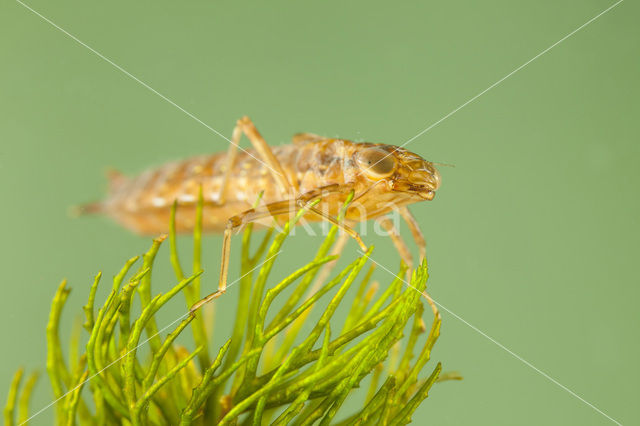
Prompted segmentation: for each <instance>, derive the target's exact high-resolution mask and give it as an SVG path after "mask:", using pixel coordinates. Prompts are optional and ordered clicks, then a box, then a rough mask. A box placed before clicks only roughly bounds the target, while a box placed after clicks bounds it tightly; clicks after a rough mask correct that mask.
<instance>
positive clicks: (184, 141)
mask: <svg viewBox="0 0 640 426" xmlns="http://www.w3.org/2000/svg"><path fill="white" fill-rule="evenodd" d="M612 4H613V2H610V1H603V0H598V1H591V0H589V1H565V0H563V1H547V0H545V1H536V2H513V1H483V2H473V1H454V2H441V1H439V2H435V1H432V2H372V1H353V2H336V1H331V2H315V3H311V2H282V1H278V2H268V3H267V2H231V1H225V2H219V1H197V2H167V1H161V2H125V1H109V2H95V1H63V2H62V1H61V2H45V1H43V0H32V1H30V2H29V5H30V6H31V7H33V8H34V9H35V10H37V11H38V12H39V13H41V14H42V15H44V16H45V17H47V18H48V19H50V20H52V21H53V22H55V23H56V24H57V25H59V26H61V27H62V28H64V29H65V30H67V31H69V32H70V33H71V34H73V35H75V36H76V37H78V39H80V40H82V41H83V42H85V43H87V44H88V45H90V46H91V47H93V48H94V49H96V50H97V51H99V52H100V53H102V54H103V55H105V56H106V57H108V58H109V59H111V60H112V61H113V62H115V63H116V64H118V65H119V66H121V67H123V68H124V69H126V70H127V71H129V72H130V73H132V74H134V75H135V76H136V77H138V78H139V79H140V80H142V81H144V82H145V83H147V84H148V85H150V86H151V87H153V88H154V89H156V90H158V91H159V92H161V93H162V94H164V95H165V96H167V97H169V98H171V99H172V100H173V101H175V102H176V103H177V104H178V105H180V106H181V107H183V108H185V109H186V110H188V111H190V112H191V113H193V114H194V115H195V116H197V117H198V118H200V119H201V120H203V121H204V122H206V123H208V124H209V125H210V126H212V127H213V128H215V129H217V130H219V131H220V132H222V133H223V134H225V135H227V136H230V133H231V129H232V127H233V124H234V122H235V120H236V119H237V118H239V117H240V116H242V115H244V114H247V115H249V116H251V117H252V118H253V120H254V121H255V123H256V125H257V126H258V128H259V129H260V130H261V131H262V133H263V134H264V135H265V137H266V139H267V140H268V141H269V142H270V143H271V144H273V145H277V144H282V143H288V141H289V138H290V136H291V135H292V134H293V133H295V132H299V131H310V132H315V133H319V134H324V135H329V136H341V137H344V138H351V139H358V140H367V141H376V142H385V143H389V144H396V145H399V144H401V143H403V142H405V141H406V140H407V139H409V138H411V137H413V136H414V135H415V134H416V133H418V132H419V131H420V130H422V129H424V128H426V127H428V126H429V125H431V124H432V123H434V122H436V121H437V120H439V119H440V118H442V117H443V116H445V115H446V114H448V113H449V112H450V111H452V110H454V109H455V108H457V107H458V106H459V105H461V104H463V103H464V102H466V101H467V100H469V99H470V98H472V97H473V96H475V95H476V94H478V93H479V92H481V91H482V90H484V89H486V88H487V87H489V86H490V85H491V84H493V83H494V82H496V81H498V80H499V79H501V78H502V77H504V76H505V75H507V74H508V73H510V72H511V71H513V70H514V69H516V68H517V67H518V66H520V65H521V64H523V63H525V62H526V61H528V60H529V59H531V58H532V57H534V56H535V55H537V54H538V53H540V52H541V51H542V50H544V49H546V48H547V47H549V46H550V45H552V44H553V43H555V42H557V41H558V40H560V39H561V38H562V37H564V36H565V35H567V34H568V33H570V32H571V31H573V30H574V29H576V28H577V27H579V26H580V25H582V24H584V23H585V22H586V21H588V20H589V19H591V18H592V17H594V16H595V15H597V14H598V13H600V12H601V11H603V10H604V9H606V8H607V7H609V6H610V5H612ZM638 16H639V14H638V6H637V4H635V3H634V2H631V1H625V2H623V3H621V4H620V5H619V6H617V7H616V8H614V9H613V10H612V11H610V12H609V13H607V14H605V15H603V16H602V17H600V18H599V19H597V20H596V21H595V22H593V23H592V24H590V25H589V26H587V27H586V28H584V29H583V30H581V31H580V32H578V33H577V34H575V35H574V36H573V37H571V38H569V39H567V40H566V41H564V42H562V43H561V44H559V45H558V46H556V47H555V48H554V49H552V50H551V51H549V52H548V53H546V54H544V55H543V56H541V57H540V58H539V59H537V60H535V61H534V62H532V63H531V64H529V65H528V66H526V67H525V68H523V69H522V70H520V71H519V72H517V73H516V74H514V75H513V76H511V77H509V78H508V79H506V80H505V81H504V82H502V83H501V84H499V85H497V86H496V87H495V88H493V89H492V90H490V91H489V92H487V93H486V94H484V95H483V96H481V97H480V98H478V99H477V100H475V101H474V102H472V103H470V104H469V105H468V106H466V107H465V108H463V109H461V110H460V111H459V112H457V113H456V114H454V115H452V116H451V117H449V118H448V119H446V120H445V121H443V122H441V123H440V124H439V125H437V126H436V127H434V128H433V129H431V130H430V131H429V132H427V133H426V134H424V135H423V136H421V137H420V138H418V139H416V140H415V141H413V142H412V143H411V144H409V145H408V147H407V148H409V149H411V150H413V151H415V152H417V153H419V154H421V155H422V156H424V157H426V158H428V159H431V160H434V161H440V162H447V163H453V164H455V166H456V167H455V168H442V169H441V171H442V175H443V184H442V187H441V190H440V191H439V193H438V195H437V197H436V199H435V200H434V201H433V202H425V203H421V204H418V205H415V206H413V208H412V210H413V212H414V213H415V214H416V216H417V217H418V220H419V222H420V224H421V226H422V229H423V230H424V232H425V233H426V235H427V238H428V244H429V247H428V250H429V255H428V256H429V262H430V268H431V269H430V270H431V278H430V289H431V293H432V294H433V296H434V298H435V299H436V300H437V301H438V302H440V303H441V304H442V305H443V306H445V307H446V308H447V309H448V310H449V311H450V312H451V313H449V312H444V313H443V315H444V323H443V327H442V337H441V339H440V340H439V342H438V343H437V344H436V347H435V350H434V353H433V358H432V359H433V360H434V361H438V360H439V361H442V362H443V364H444V369H445V371H446V370H457V371H460V372H461V373H462V374H463V375H464V377H465V380H464V381H462V382H453V383H443V384H440V385H437V386H436V387H434V388H433V390H432V392H431V395H430V396H429V399H428V400H427V401H426V402H425V403H424V405H423V406H422V407H421V408H420V409H419V411H418V412H417V413H416V415H415V416H414V422H415V424H437V425H462V424H478V425H514V424H518V425H539V424H554V425H555V424H557V425H567V424H575V425H587V424H589V425H601V424H602V425H604V424H612V423H611V421H610V420H608V419H607V418H606V417H604V416H603V415H601V414H599V413H598V412H596V411H594V410H593V409H592V408H590V407H589V406H588V405H586V404H585V403H583V402H581V401H580V400H579V399H577V398H576V397H574V396H572V395H571V394H570V393H568V392H567V391H565V390H563V389H561V388H560V387H559V386H557V385H556V384H554V383H552V382H551V381H549V380H548V379H547V378H545V377H543V376H542V375H541V374H539V373H538V372H536V371H534V370H533V369H532V368H530V367H528V366H527V365H525V364H524V363H523V362H522V361H520V360H518V359H516V358H514V356H512V355H510V354H509V353H508V352H507V351H506V348H508V350H510V351H513V353H515V354H517V355H518V356H521V357H522V358H523V359H525V360H526V361H527V362H530V363H531V364H532V365H534V366H535V367H536V368H539V369H540V370H541V371H543V372H545V373H546V374H548V375H549V376H550V377H552V378H553V379H555V380H557V381H558V382H559V383H562V384H563V385H565V386H566V387H568V388H569V389H571V390H572V391H573V392H575V393H576V394H578V395H580V397H582V398H584V399H585V400H586V401H588V402H590V403H592V404H594V405H595V406H597V407H598V408H599V409H601V410H602V411H604V412H605V413H607V414H608V415H609V416H611V417H613V418H614V419H616V420H617V421H619V422H621V423H624V424H638V423H640V409H639V408H638V407H639V405H638V402H637V399H638V386H637V383H638V381H639V380H640V366H639V363H638V360H639V359H640V339H638V328H639V325H640V315H639V314H638V300H639V297H640V286H639V285H638V284H639V279H638V272H637V271H638V269H637V267H636V265H637V264H638V258H639V254H640V250H639V249H638V237H639V236H640V232H639V231H640V220H639V219H640V201H639V199H638V186H639V185H640V173H639V171H638V170H639V169H638V163H639V160H640V144H639V141H638V130H639V129H638V128H639V126H638V117H639V113H640V108H639V107H638V98H639V95H640V90H639V87H640V86H639V84H638V76H639V75H640V74H639V72H640V61H639V58H640V55H639V54H640V44H639V40H640V37H639V36H640V31H639V30H638V25H637V22H638ZM0 28H1V30H0V65H1V66H0V197H1V200H2V201H1V203H2V209H1V213H0V214H1V216H0V223H1V224H2V231H1V232H2V234H1V236H2V243H1V244H0V262H1V263H0V270H1V271H2V283H1V284H0V285H1V289H2V293H1V294H2V296H1V297H0V327H1V331H0V336H1V337H2V340H1V341H2V351H1V352H2V353H1V355H0V356H1V358H0V360H1V364H0V365H2V368H1V370H0V397H1V398H2V400H3V401H4V399H5V397H6V389H7V388H8V386H9V382H10V378H11V375H12V374H13V371H14V370H15V368H17V367H18V366H19V365H24V366H26V367H27V368H28V369H29V370H33V369H36V368H37V369H40V370H44V361H45V350H44V348H45V339H44V332H45V324H46V320H47V315H48V308H49V303H50V299H51V297H52V295H53V293H54V290H55V288H56V286H57V284H58V282H59V280H60V279H61V278H63V277H67V278H68V279H69V280H70V285H71V286H72V287H73V288H74V291H73V293H72V295H71V297H70V300H69V302H68V307H69V308H71V307H73V308H79V306H80V305H81V304H82V303H84V300H85V298H86V296H87V293H88V287H89V283H90V281H91V277H92V276H93V274H94V273H95V272H97V271H98V270H103V271H104V272H105V274H106V275H107V276H111V275H113V274H114V273H115V272H116V271H117V269H119V267H120V266H121V265H122V263H123V261H124V260H125V259H126V258H128V257H130V256H132V255H134V254H139V253H141V252H142V251H144V250H145V249H146V248H147V247H148V245H149V242H150V241H149V239H148V238H143V237H138V236H135V235H132V234H130V233H128V232H127V231H125V230H123V229H121V228H119V227H118V226H117V225H115V224H113V223H111V222H110V221H108V220H107V219H103V218H87V219H72V218H70V217H69V216H68V214H67V208H68V207H69V206H71V205H74V204H78V203H81V202H85V201H89V200H93V199H96V198H100V197H101V196H102V194H103V193H104V189H105V178H104V176H103V170H104V169H105V168H106V167H107V166H113V167H116V168H118V169H120V170H122V171H124V172H126V173H137V172H140V171H141V170H143V169H145V168H146V167H149V166H153V165H158V164H161V163H163V162H166V161H170V160H174V159H177V158H183V157H187V156H189V155H193V154H198V153H208V152H217V151H222V150H225V149H226V148H227V142H226V141H225V140H224V139H222V138H220V137H218V136H216V135H215V134H213V133H212V132H211V131H209V130H208V129H207V128H205V127H204V126H202V125H201V124H199V123H198V122H196V121H195V120H193V119H192V118H190V117H188V116H187V115H185V114H184V113H183V112H181V111H180V110H178V109H176V108H175V107H174V106H172V105H170V104H169V103H167V102H166V101H164V100H163V99H161V98H160V97H158V96H157V95H156V94H154V93H152V92H151V91H149V90H148V89H146V88H144V87H143V86H141V85H140V84H139V83H137V82H135V81H133V80H132V79H131V78H129V77H127V76H126V75H124V74H123V73H122V72H120V71H118V70H117V69H116V68H114V67H113V66H112V65H110V64H109V63H107V62H105V61H104V60H103V59H100V58H99V57H97V56H96V55H95V54H93V53H92V52H90V51H89V50H87V49H86V48H85V47H83V46H81V45H80V44H78V43H77V42H76V41H74V40H72V39H71V38H69V37H68V36H67V35H65V34H63V33H62V32H60V31H59V30H57V29H55V28H54V27H52V26H51V25H50V24H48V23H46V22H45V21H44V20H43V19H42V18H40V17H38V16H37V15H35V14H34V13H32V12H31V11H29V10H28V9H26V8H25V7H23V6H21V5H20V4H19V3H17V2H14V1H12V0H2V3H1V5H0ZM243 143H244V144H246V141H245V142H243ZM405 231H406V230H405ZM311 238H312V237H309V236H306V235H302V233H300V235H298V236H296V238H294V239H292V240H291V241H288V242H287V244H288V248H289V250H290V251H289V253H288V254H287V256H288V259H290V260H291V262H293V263H296V264H301V263H300V262H303V259H308V251H307V250H305V247H308V246H309V245H311V244H312V243H313V242H314V241H313V240H311ZM365 240H366V241H367V242H368V243H370V244H374V245H376V247H377V249H376V251H375V253H374V258H375V259H377V260H378V261H380V262H382V263H384V264H385V265H387V266H388V267H390V268H391V269H392V270H394V271H395V270H396V266H397V262H398V260H397V255H396V254H395V253H394V250H393V248H392V247H391V246H390V244H389V242H388V240H386V239H383V238H382V237H377V236H375V235H372V234H371V235H367V236H366V238H365ZM234 241H235V244H236V247H237V246H238V240H237V239H236V240H234ZM220 242H221V239H220V237H219V236H211V237H209V238H207V241H206V251H205V255H206V256H207V259H208V262H209V264H210V265H211V266H210V269H209V270H210V273H209V274H207V275H208V278H205V280H204V285H206V286H209V287H210V288H214V287H215V286H216V282H215V281H216V279H215V277H216V273H217V272H216V269H217V260H216V258H217V256H218V255H219V244H220ZM183 245H184V246H185V247H187V248H188V246H189V241H183ZM348 247H349V248H348V250H347V252H349V251H350V250H353V251H355V249H356V247H355V245H350V246H348ZM285 248H286V247H285ZM305 251H307V253H305ZM160 256H161V259H162V260H164V262H161V263H163V264H166V263H168V262H167V261H166V259H167V252H166V249H165V250H163V251H162V252H161V255H160ZM296 256H299V257H296ZM163 268H164V270H163V272H162V275H159V276H158V277H159V279H158V280H157V282H158V287H156V290H158V289H162V288H163V286H164V288H166V287H168V286H169V285H171V284H172V278H171V275H170V272H169V269H168V268H167V267H165V266H163ZM235 271H236V269H235V268H234V276H235V274H236V272H235ZM377 274H378V275H377V277H378V279H379V280H380V281H381V282H382V283H387V282H389V281H390V277H389V276H387V275H385V272H384V271H382V270H380V271H378V272H377ZM154 277H155V275H154ZM163 277H164V279H163ZM154 279H155V278H154ZM229 294H230V295H228V296H227V297H230V298H231V299H230V300H235V295H234V292H233V289H230V291H229ZM171 309H173V311H172V312H169V313H167V316H166V321H167V323H168V322H169V321H171V320H172V319H173V317H172V315H174V317H175V315H177V314H179V313H181V312H184V307H183V306H180V305H179V304H176V305H175V306H173V307H172V308H171ZM232 309H233V303H227V304H219V308H218V311H217V315H218V321H219V324H220V325H219V327H221V329H224V327H226V326H227V325H226V324H223V323H225V322H228V321H227V320H226V319H227V318H230V316H231V315H232ZM71 312H72V310H71V309H69V310H68V311H67V315H66V316H65V319H64V323H65V324H66V325H68V324H70V322H71V319H72V318H73V315H72V314H71ZM452 313H454V314H455V315H457V316H458V317H459V318H457V317H456V316H454V314H452ZM461 319H463V320H464V321H466V322H468V324H471V325H472V326H473V327H476V328H477V330H481V332H482V333H485V334H486V335H487V336H490V337H491V338H492V339H495V340H496V341H497V342H499V343H500V344H501V345H504V347H500V346H499V345H497V344H496V343H494V342H492V341H491V340H490V339H488V338H487V337H486V336H484V335H483V334H482V333H480V332H478V331H477V330H475V329H474V328H472V327H470V326H469V325H468V324H466V323H465V322H463V321H462V320H461ZM222 334H223V333H218V335H217V336H216V342H218V341H220V342H221V341H222V338H223V337H224V336H223V335H222ZM434 361H433V362H434ZM433 362H432V363H431V364H430V365H431V366H433V365H435V364H434V363H433ZM50 400H51V392H50V390H49V387H48V384H47V383H46V382H41V383H40V384H39V385H38V388H37V392H36V394H35V398H34V401H33V404H32V407H33V411H35V410H37V409H39V408H41V407H43V406H45V405H46V404H47V403H48V402H49V401H50ZM52 416H53V410H52V409H49V410H47V411H45V412H44V413H43V414H42V415H40V416H39V417H37V418H36V419H35V420H34V421H33V422H32V424H50V423H51V421H52Z"/></svg>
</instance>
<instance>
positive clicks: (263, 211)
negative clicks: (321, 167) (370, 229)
mask: <svg viewBox="0 0 640 426" xmlns="http://www.w3.org/2000/svg"><path fill="white" fill-rule="evenodd" d="M350 190H351V186H350V185H337V184H333V185H327V186H325V187H321V188H318V189H316V190H314V191H310V192H308V193H305V194H303V195H302V196H300V197H298V198H296V199H295V200H285V201H278V202H275V203H270V204H267V205H265V206H263V207H260V208H256V209H249V210H246V211H244V212H243V213H240V214H239V215H236V216H233V217H232V218H230V219H229V220H228V221H227V225H226V227H225V230H224V236H223V239H222V259H221V262H220V263H221V264H220V281H219V284H218V290H216V291H215V292H213V293H211V294H210V295H208V296H206V297H205V298H203V299H202V300H200V301H198V302H196V303H195V304H194V305H193V306H192V307H191V309H190V310H189V312H190V313H192V314H193V313H194V312H195V311H197V310H198V309H199V308H200V307H201V306H202V305H204V304H205V303H207V302H210V301H211V300H213V299H217V298H218V297H220V296H221V295H222V294H224V293H225V292H226V291H227V277H228V273H229V254H230V252H231V235H232V234H233V231H235V230H236V229H238V228H240V227H241V226H244V225H246V224H248V223H250V222H255V221H258V220H260V219H263V218H266V217H270V216H271V217H273V216H278V215H284V214H289V215H290V214H291V213H293V212H295V211H296V210H297V209H298V208H300V207H304V208H308V209H309V212H311V213H314V214H318V215H320V216H321V217H323V218H324V219H326V220H328V221H329V222H331V223H333V224H334V225H337V226H339V227H340V228H341V229H343V230H344V231H345V232H346V233H347V234H348V235H350V236H351V237H352V238H354V239H355V240H356V241H357V242H358V244H359V245H360V248H361V249H362V250H363V251H367V247H366V246H365V245H364V243H363V241H362V238H361V237H360V235H358V233H357V232H356V231H354V230H353V229H352V228H350V227H349V226H347V225H345V224H342V223H340V222H338V221H337V220H336V219H334V218H333V217H331V216H329V215H327V214H325V213H323V212H321V211H320V210H317V209H315V208H314V207H309V206H308V204H309V203H310V202H312V201H314V200H316V199H318V198H321V197H322V196H323V195H324V194H327V193H336V192H338V193H341V192H348V191H350Z"/></svg>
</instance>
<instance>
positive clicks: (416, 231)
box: [398, 206, 427, 261]
mask: <svg viewBox="0 0 640 426" xmlns="http://www.w3.org/2000/svg"><path fill="white" fill-rule="evenodd" d="M398 212H399V213H400V216H402V218H403V219H404V221H405V222H407V225H408V226H409V230H410V231H411V235H413V240H414V241H415V242H416V245H417V246H418V250H420V261H422V260H423V259H425V258H426V257H427V241H426V240H425V239H424V234H423V233H422V231H421V230H420V226H419V225H418V222H417V221H416V218H415V217H413V215H412V214H411V212H410V211H409V208H408V207H407V206H402V207H400V208H398Z"/></svg>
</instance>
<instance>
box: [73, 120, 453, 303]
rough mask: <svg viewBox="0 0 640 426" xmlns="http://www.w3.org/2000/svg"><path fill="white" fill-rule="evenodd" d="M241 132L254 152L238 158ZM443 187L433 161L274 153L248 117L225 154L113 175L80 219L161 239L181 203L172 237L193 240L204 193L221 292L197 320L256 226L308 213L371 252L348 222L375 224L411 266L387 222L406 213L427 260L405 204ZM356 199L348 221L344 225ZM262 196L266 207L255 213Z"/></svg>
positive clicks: (361, 150)
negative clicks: (235, 250)
mask: <svg viewBox="0 0 640 426" xmlns="http://www.w3.org/2000/svg"><path fill="white" fill-rule="evenodd" d="M242 134H245V135H246V136H247V137H248V139H249V140H250V141H251V143H252V145H253V147H254V150H241V151H240V152H239V151H238V143H239V142H240V138H241V136H242ZM439 185H440V175H439V173H438V171H437V170H436V168H435V167H434V165H433V163H431V162H429V161H426V160H424V159H423V158H421V157H420V156H418V155H416V154H413V153H411V152H409V151H407V150H405V149H402V148H399V147H396V146H393V145H384V144H374V143H355V142H351V141H348V140H342V139H334V138H325V137H321V136H318V135H314V134H310V133H302V134H297V135H295V136H294V138H293V143H292V144H290V145H283V146H276V147H270V146H269V145H267V143H266V141H265V140H264V139H263V138H262V136H261V135H260V133H259V132H258V130H257V129H256V127H255V126H254V125H253V123H252V122H251V120H250V119H249V118H248V117H244V118H241V119H240V120H238V122H237V125H236V127H235V129H234V131H233V136H232V140H231V145H230V147H229V150H228V152H226V153H219V154H212V155H204V156H200V157H194V158H191V159H187V160H184V161H180V162H174V163H169V164H166V165H163V166H161V167H159V168H156V169H153V170H149V171H147V172H144V173H142V174H141V175H139V176H137V177H134V178H127V177H124V176H123V175H121V174H119V173H116V172H112V173H111V174H110V190H109V196H108V197H107V198H106V199H105V200H104V201H102V202H98V203H93V204H89V205H87V206H85V207H84V211H86V212H99V213H104V214H106V215H108V216H110V217H112V218H113V219H115V220H116V221H117V222H119V223H121V224H122V225H124V226H125V227H127V228H129V229H131V230H133V231H135V232H137V233H140V234H159V233H165V232H167V231H168V228H169V221H170V213H171V207H172V205H173V203H174V202H176V203H177V205H178V206H179V208H178V209H177V213H176V218H175V223H176V229H177V230H178V231H182V232H188V231H192V230H193V228H194V226H195V216H196V215H195V210H196V206H197V202H198V197H199V194H200V190H201V188H202V194H203V199H204V204H203V216H202V217H203V221H202V226H203V231H205V232H206V231H209V232H222V233H223V234H224V237H223V246H222V259H221V267H220V281H219V286H218V290H217V291H216V292H214V293H212V294H210V295H209V296H207V297H206V298H204V299H202V301H200V302H198V303H196V304H195V305H194V306H193V307H192V308H191V311H192V312H193V311H195V310H196V309H197V308H199V307H200V306H202V305H203V304H204V303H206V302H208V301H210V300H212V299H215V298H217V297H218V296H220V295H221V294H223V293H224V292H225V291H226V286H227V272H228V264H229V253H230V242H231V235H232V233H233V232H234V231H236V230H238V229H239V228H240V227H242V226H243V225H246V224H248V223H251V222H257V223H264V224H266V225H270V224H272V223H273V218H282V217H285V216H286V217H289V216H290V215H291V214H293V213H295V212H296V211H298V210H299V209H300V208H303V207H304V208H307V212H306V213H305V216H304V219H305V220H310V221H329V222H331V223H333V224H335V225H338V226H339V227H340V228H341V229H342V230H343V231H345V232H346V233H347V234H348V235H350V236H351V237H353V238H354V239H355V240H356V241H357V242H358V244H359V245H360V247H361V249H362V250H364V251H366V246H365V245H364V243H363V241H362V239H361V238H360V236H359V235H358V233H357V232H356V231H355V230H353V228H351V227H350V226H349V224H350V223H354V222H360V221H364V220H368V219H376V220H377V221H378V222H379V223H380V224H381V225H382V226H383V227H384V228H385V229H386V230H387V231H388V232H389V235H390V236H391V238H392V240H393V243H394V244H395V246H396V247H397V249H398V251H399V252H400V255H401V257H402V258H403V260H404V261H405V263H407V264H408V265H411V264H412V261H411V254H410V252H409V250H408V249H407V246H406V244H404V242H403V241H402V239H401V238H400V236H399V234H398V232H397V230H395V228H394V226H393V223H392V221H391V220H390V219H389V218H388V216H387V214H388V213H389V212H391V211H392V210H397V211H398V212H399V213H400V215H401V217H402V218H403V219H404V220H405V221H406V222H407V224H408V227H409V229H410V230H411V233H412V235H413V237H414V239H415V241H416V243H417V245H418V247H419V249H420V255H421V257H424V256H425V251H426V248H425V239H424V237H423V235H422V232H421V231H420V228H419V227H418V224H417V222H416V220H415V219H414V217H413V216H412V215H411V213H410V212H409V210H408V209H407V205H408V204H411V203H415V202H418V201H424V200H432V199H433V197H434V195H435V191H436V190H437V189H438V187H439ZM351 193H353V200H352V202H351V203H350V204H349V205H348V208H347V209H346V211H345V221H341V222H338V221H337V219H336V217H337V215H338V213H339V211H340V209H341V208H342V206H343V205H344V203H345V201H346V200H347V197H349V196H350V195H351ZM260 194H262V197H261V205H260V206H259V207H256V208H252V205H253V203H254V202H255V200H256V199H258V197H259V196H260ZM313 202H317V204H315V205H313V206H312V205H311V203H313Z"/></svg>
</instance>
